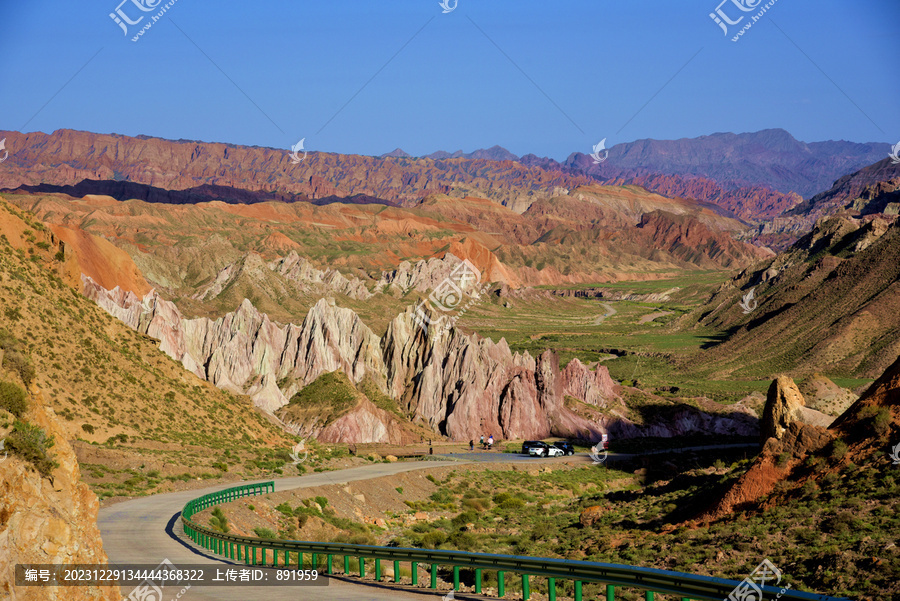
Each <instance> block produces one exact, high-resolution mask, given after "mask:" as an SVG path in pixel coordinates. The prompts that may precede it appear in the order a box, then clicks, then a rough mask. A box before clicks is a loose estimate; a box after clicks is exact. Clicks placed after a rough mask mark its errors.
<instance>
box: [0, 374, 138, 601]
mask: <svg viewBox="0 0 900 601" xmlns="http://www.w3.org/2000/svg"><path fill="white" fill-rule="evenodd" d="M30 392H31V395H30V396H31V409H30V411H29V413H28V415H27V417H28V419H29V421H30V422H32V423H34V424H36V425H37V426H40V427H41V428H43V429H44V431H45V432H46V433H47V434H48V435H50V436H53V438H54V440H55V445H54V446H53V448H52V449H51V453H52V454H53V458H54V459H55V460H56V461H57V462H58V463H59V467H57V468H56V469H54V470H53V471H52V473H51V474H50V476H49V477H43V476H41V474H40V473H38V472H37V471H35V470H34V468H32V467H31V466H30V465H29V464H28V463H26V462H25V461H22V460H21V459H19V458H18V457H17V456H16V455H13V454H10V455H9V456H8V457H6V458H5V460H3V461H0V597H2V598H4V599H10V600H11V601H46V600H53V601H55V600H59V601H87V600H91V601H105V600H110V601H119V600H120V599H121V598H122V596H121V593H120V592H119V591H118V588H117V587H115V588H114V587H95V586H69V587H37V586H28V587H25V586H21V587H16V586H15V585H14V582H15V567H16V564H26V563H30V564H69V565H71V564H106V563H107V556H106V553H105V552H104V550H103V543H102V541H101V539H100V530H99V528H98V527H97V510H98V508H99V504H98V502H97V497H96V496H95V495H94V493H92V492H91V490H90V489H89V488H88V486H87V485H86V484H85V483H83V482H82V481H81V471H80V469H79V467H78V461H77V460H76V458H75V452H74V451H73V450H72V447H71V446H70V445H69V443H68V442H67V440H66V439H67V436H66V432H65V430H64V429H63V428H62V426H61V425H60V423H59V421H58V418H57V417H56V414H55V413H54V412H53V410H52V409H50V408H49V407H47V406H46V403H45V401H44V398H43V393H42V392H41V391H40V390H39V389H38V388H37V387H32V389H31V391H30Z"/></svg>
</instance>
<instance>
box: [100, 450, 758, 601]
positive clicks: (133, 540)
mask: <svg viewBox="0 0 900 601" xmlns="http://www.w3.org/2000/svg"><path fill="white" fill-rule="evenodd" d="M742 446H751V445H740V444H738V445H716V446H712V447H691V448H686V449H676V450H669V451H659V452H660V453H666V452H683V451H688V450H706V449H716V448H735V447H742ZM635 456H636V455H618V454H612V453H611V454H610V455H609V459H610V462H613V461H614V460H615V459H627V458H631V457H635ZM444 457H447V459H449V461H422V462H414V463H413V462H410V463H405V462H402V463H377V464H372V465H365V466H362V467H355V468H351V469H345V470H339V471H334V472H321V473H317V474H310V475H306V476H295V477H292V478H279V479H277V480H275V490H276V491H284V490H291V489H294V488H306V487H311V486H325V485H328V484H344V483H347V482H354V481H359V480H368V479H371V478H378V477H381V476H391V475H394V474H400V473H403V472H411V471H415V470H420V469H426V468H430V467H444V466H452V465H462V464H464V463H467V462H468V461H476V462H485V461H487V462H493V463H508V462H517V461H523V460H524V461H533V462H537V463H541V464H548V465H549V464H552V463H553V462H555V461H559V460H560V459H562V458H560V459H537V458H534V457H527V456H524V455H516V454H511V453H497V452H492V453H491V452H474V453H470V452H469V451H464V452H462V453H454V454H452V455H444ZM569 459H570V460H571V459H576V460H579V461H580V462H585V463H587V462H590V458H589V457H588V456H587V455H585V454H582V453H578V454H576V455H575V457H571V458H569ZM461 460H462V461H461ZM466 460H468V461H466ZM249 483H250V482H244V483H243V484H249ZM237 484H241V483H232V484H221V485H218V486H213V487H209V488H203V489H195V490H189V491H183V492H175V493H166V494H161V495H152V496H149V497H140V498H138V499H133V500H131V501H125V502H123V503H117V504H115V505H112V506H110V507H105V508H103V509H101V510H100V515H99V519H98V523H99V525H100V533H101V536H102V538H103V547H104V549H105V550H106V553H107V555H109V563H110V565H117V564H152V565H158V564H159V563H160V562H162V560H164V559H168V560H169V561H171V562H172V563H174V564H175V565H176V566H179V565H183V564H209V565H225V564H226V563H230V562H228V560H223V559H222V558H221V557H219V556H218V555H212V554H210V553H207V552H206V551H205V550H204V549H200V548H198V547H196V546H194V544H193V542H192V541H190V539H188V538H187V537H186V536H184V533H183V532H182V529H181V528H180V527H179V526H180V523H181V522H180V519H179V515H180V512H181V508H182V507H184V504H185V503H187V502H188V501H189V500H190V499H193V498H196V497H199V496H202V495H205V494H207V493H211V492H215V491H217V490H221V489H223V488H227V487H228V486H236V485H237ZM239 565H243V564H242V563H241V564H239ZM179 590H180V589H179ZM179 590H173V591H171V595H170V591H169V590H168V587H167V589H166V591H165V593H166V596H165V597H163V599H162V601H171V599H170V596H171V597H174V596H175V595H176V594H177V593H178V592H179ZM421 591H422V593H407V592H402V591H400V590H397V589H387V588H384V587H379V586H377V585H374V584H371V583H369V584H362V583H353V582H345V581H343V580H340V579H336V578H333V579H331V581H330V583H329V585H328V586H327V587H297V588H294V587H227V586H216V587H193V588H191V589H190V590H189V591H187V593H185V595H184V596H182V597H181V599H180V600H179V601H248V600H249V601H255V600H257V599H265V601H282V600H285V601H287V600H290V601H296V600H297V599H303V598H311V597H315V598H316V599H317V601H331V600H336V599H352V600H353V601H382V600H385V601H386V600H389V599H401V600H402V599H419V600H420V601H421V599H422V598H423V597H422V594H423V593H426V591H427V589H421ZM129 592H130V589H129V588H127V587H123V593H124V594H125V595H127V594H128V593H129ZM434 594H435V593H434V592H433V591H427V595H434ZM427 595H426V596H427Z"/></svg>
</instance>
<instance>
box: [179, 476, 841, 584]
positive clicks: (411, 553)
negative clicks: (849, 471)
mask: <svg viewBox="0 0 900 601" xmlns="http://www.w3.org/2000/svg"><path fill="white" fill-rule="evenodd" d="M269 492H275V483H274V482H262V483H258V484H247V485H244V486H236V487H233V488H228V489H225V490H222V491H219V492H215V493H211V494H208V495H203V496H202V497H199V498H197V499H193V500H191V501H188V502H187V504H186V505H185V506H184V509H183V510H182V512H181V520H182V524H183V526H184V532H185V534H187V535H188V536H189V537H190V538H191V540H193V541H194V542H195V543H196V544H198V545H200V546H201V547H203V548H205V549H207V550H209V551H212V552H213V553H215V554H217V555H221V556H223V557H224V558H226V559H231V560H236V561H243V562H244V563H246V564H247V565H270V566H274V567H281V566H285V567H298V568H303V567H304V565H305V563H304V554H308V555H310V565H311V566H312V567H314V568H318V566H319V565H320V563H321V562H320V557H321V556H325V558H326V559H325V567H326V572H327V573H328V574H333V573H334V570H333V568H334V557H335V556H339V557H343V562H344V566H343V567H344V570H343V572H344V574H348V575H349V574H350V573H351V568H350V565H351V561H353V560H355V562H354V563H355V564H356V565H357V566H358V569H359V575H360V577H364V576H365V573H366V563H365V562H366V560H370V561H374V562H375V564H374V567H375V579H376V580H379V581H380V580H381V562H382V561H383V560H386V561H392V562H393V564H394V582H399V581H400V562H404V563H410V564H411V572H412V584H413V586H416V585H418V565H419V564H427V565H429V567H430V576H431V582H430V587H431V588H432V589H437V572H438V567H439V566H449V567H452V568H453V590H455V591H458V590H459V583H460V579H459V571H460V569H461V568H464V569H473V570H474V571H475V592H476V593H481V588H482V586H481V584H482V574H483V571H484V570H491V571H495V572H497V592H498V595H499V596H500V597H504V596H505V594H506V578H505V575H506V573H507V572H513V573H516V574H518V575H519V577H520V578H521V581H522V598H523V599H525V600H527V599H529V597H530V595H531V593H530V590H531V589H530V577H532V576H541V577H545V578H546V579H547V588H548V597H549V599H550V601H556V580H557V579H564V580H571V581H573V582H574V596H575V600H576V601H582V588H583V583H585V582H591V583H603V584H605V585H606V599H607V601H613V600H614V598H615V591H616V587H626V588H636V589H641V590H643V591H644V598H645V599H646V600H647V601H653V600H654V598H655V595H656V594H669V595H676V596H679V597H680V598H681V600H682V601H722V600H723V599H724V600H727V599H728V597H729V595H730V594H731V593H732V592H733V591H734V589H735V587H737V586H738V585H740V584H741V583H740V582H738V581H735V580H725V579H723V578H712V577H709V576H696V575H693V574H684V573H681V572H670V571H668V570H657V569H652V568H639V567H635V566H627V565H620V564H613V563H597V562H590V561H569V560H565V559H547V558H536V557H521V556H516V555H492V554H488V553H467V552H464V551H447V550H438V549H405V548H400V547H376V546H371V545H351V544H343V543H318V542H308V541H289V540H269V539H262V538H254V537H249V536H234V535H231V534H223V533H221V532H216V531H214V530H211V529H209V528H206V527H204V526H200V525H199V524H196V523H194V521H193V520H192V519H191V518H192V517H193V516H194V515H196V514H197V513H198V512H200V511H203V510H204V509H206V508H207V507H212V506H214V505H218V504H220V503H226V502H228V501H233V500H235V499H238V498H241V497H246V496H252V495H259V494H266V493H269ZM270 551H271V553H270ZM292 554H293V556H294V558H295V561H294V562H292V561H291V558H292ZM279 556H280V557H279ZM270 557H271V561H270V559H269V558H270ZM761 589H762V591H763V592H764V593H765V594H766V596H767V597H768V598H769V599H776V598H777V599H784V600H785V601H847V600H846V599H844V598H838V597H829V596H827V595H818V594H814V593H804V592H800V591H795V590H791V589H787V590H784V589H782V588H779V587H777V586H764V587H761ZM754 598H755V597H754Z"/></svg>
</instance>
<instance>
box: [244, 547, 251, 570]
mask: <svg viewBox="0 0 900 601" xmlns="http://www.w3.org/2000/svg"><path fill="white" fill-rule="evenodd" d="M244 564H246V565H248V566H249V565H250V545H244Z"/></svg>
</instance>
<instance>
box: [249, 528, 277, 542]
mask: <svg viewBox="0 0 900 601" xmlns="http://www.w3.org/2000/svg"><path fill="white" fill-rule="evenodd" d="M253 533H254V534H255V535H256V536H258V537H259V538H265V539H269V540H274V539H276V538H278V535H277V534H275V533H274V532H272V531H271V530H270V529H268V528H254V529H253Z"/></svg>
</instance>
